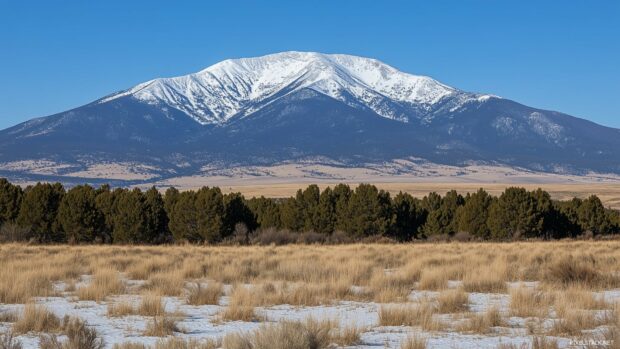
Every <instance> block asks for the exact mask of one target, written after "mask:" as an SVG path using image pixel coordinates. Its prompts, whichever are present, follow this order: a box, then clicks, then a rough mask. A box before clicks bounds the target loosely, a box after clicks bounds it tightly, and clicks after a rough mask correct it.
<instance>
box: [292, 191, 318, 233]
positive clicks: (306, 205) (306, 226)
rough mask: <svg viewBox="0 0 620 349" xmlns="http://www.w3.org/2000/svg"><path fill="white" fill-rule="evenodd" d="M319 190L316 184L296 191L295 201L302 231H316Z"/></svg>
mask: <svg viewBox="0 0 620 349" xmlns="http://www.w3.org/2000/svg"><path fill="white" fill-rule="evenodd" d="M320 196H321V191H320V189H319V187H318V186H317V185H316V184H311V185H309V186H308V187H307V188H306V189H305V190H304V191H303V192H298V195H297V198H296V201H297V203H298V209H299V210H300V214H301V217H302V218H301V219H302V221H303V226H302V227H301V230H303V231H311V230H312V231H317V228H318V226H317V224H316V223H317V218H318V207H319V198H320Z"/></svg>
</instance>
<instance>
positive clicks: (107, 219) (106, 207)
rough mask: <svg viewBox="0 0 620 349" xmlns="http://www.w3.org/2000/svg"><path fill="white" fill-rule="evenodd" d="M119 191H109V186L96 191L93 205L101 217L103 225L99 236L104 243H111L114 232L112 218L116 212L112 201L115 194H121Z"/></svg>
mask: <svg viewBox="0 0 620 349" xmlns="http://www.w3.org/2000/svg"><path fill="white" fill-rule="evenodd" d="M121 192H122V190H121V189H116V190H115V191H111V190H110V186H108V185H103V186H101V187H100V188H99V189H97V191H96V195H97V196H96V198H95V204H96V206H97V209H98V210H99V212H101V214H102V215H103V220H104V225H103V231H102V232H101V236H102V238H103V240H104V241H106V242H110V241H112V232H113V231H114V217H115V215H116V211H115V208H114V201H115V197H116V194H118V193H121Z"/></svg>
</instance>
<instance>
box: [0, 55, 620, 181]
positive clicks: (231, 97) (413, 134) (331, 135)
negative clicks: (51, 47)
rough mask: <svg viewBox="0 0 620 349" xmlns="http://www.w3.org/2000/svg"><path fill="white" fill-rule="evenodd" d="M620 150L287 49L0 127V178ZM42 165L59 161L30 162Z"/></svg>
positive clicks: (455, 161) (507, 106)
mask: <svg viewBox="0 0 620 349" xmlns="http://www.w3.org/2000/svg"><path fill="white" fill-rule="evenodd" d="M619 149H620V130H618V129H613V128H608V127H604V126H601V125H597V124H595V123H592V122H589V121H586V120H583V119H579V118H575V117H572V116H569V115H566V114H562V113H558V112H553V111H545V110H539V109H536V108H531V107H527V106H524V105H521V104H519V103H516V102H514V101H511V100H508V99H504V98H500V97H497V96H493V95H488V94H477V93H468V92H464V91H461V90H458V89H455V88H452V87H449V86H446V85H444V84H442V83H440V82H438V81H435V80H433V79H431V78H429V77H425V76H416V75H411V74H407V73H404V72H401V71H398V70H397V69H395V68H393V67H391V66H389V65H386V64H384V63H382V62H379V61H377V60H374V59H369V58H362V57H356V56H349V55H328V54H320V53H306V52H285V53H278V54H273V55H268V56H263V57H258V58H247V59H234V60H226V61H223V62H220V63H217V64H215V65H213V66H211V67H208V68H207V69H205V70H203V71H200V72H198V73H195V74H190V75H186V76H181V77H176V78H165V79H155V80H151V81H148V82H145V83H142V84H139V85H137V86H135V87H133V88H130V89H128V90H125V91H122V92H119V93H116V94H113V95H110V96H107V97H104V98H102V99H99V100H97V101H95V102H92V103H90V104H87V105H85V106H82V107H79V108H75V109H73V110H69V111H66V112H63V113H59V114H56V115H51V116H47V117H42V118H38V119H33V120H30V121H27V122H24V123H22V124H19V125H16V126H14V127H11V128H8V129H5V130H3V131H0V175H2V176H8V177H20V178H34V179H36V178H37V176H41V175H44V176H48V175H51V176H56V177H60V178H62V177H63V176H68V177H72V176H73V174H75V173H82V172H83V171H85V170H87V169H88V168H91V167H92V166H95V165H101V164H118V163H123V164H129V166H130V167H131V166H143V167H146V168H149V169H150V170H149V171H150V172H151V173H152V174H153V175H154V176H156V177H158V178H170V177H174V176H182V175H199V174H200V173H201V171H203V170H204V169H205V168H213V167H217V168H231V167H234V166H248V165H250V166H251V165H267V166H268V165H273V164H278V163H282V162H295V161H317V162H328V163H333V164H337V165H338V166H344V167H355V166H360V165H362V164H368V163H382V162H390V161H393V160H395V159H404V158H416V159H420V158H421V159H424V160H426V161H428V162H432V163H437V164H446V165H456V166H463V165H468V164H486V165H497V166H508V167H519V168H524V169H531V170H536V171H543V172H554V173H571V174H585V173H589V172H597V173H613V174H620V150H619ZM41 162H44V163H46V164H51V165H49V166H51V168H52V169H51V170H49V171H48V172H42V173H38V172H36V171H33V170H32V168H33V166H32V164H33V163H35V164H36V163H41ZM35 167H36V166H35ZM78 177H79V176H78ZM85 177H88V175H85Z"/></svg>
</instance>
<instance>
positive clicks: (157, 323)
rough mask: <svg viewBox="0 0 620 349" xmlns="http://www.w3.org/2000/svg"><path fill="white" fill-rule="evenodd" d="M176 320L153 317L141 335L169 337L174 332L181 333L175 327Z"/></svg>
mask: <svg viewBox="0 0 620 349" xmlns="http://www.w3.org/2000/svg"><path fill="white" fill-rule="evenodd" d="M177 322H178V321H177V319H175V318H173V317H170V316H167V315H164V316H154V317H153V318H152V319H151V321H149V322H148V323H147V325H146V329H145V330H144V333H143V335H145V336H150V337H166V336H171V335H173V334H174V333H175V332H181V330H180V329H179V327H178V326H177Z"/></svg>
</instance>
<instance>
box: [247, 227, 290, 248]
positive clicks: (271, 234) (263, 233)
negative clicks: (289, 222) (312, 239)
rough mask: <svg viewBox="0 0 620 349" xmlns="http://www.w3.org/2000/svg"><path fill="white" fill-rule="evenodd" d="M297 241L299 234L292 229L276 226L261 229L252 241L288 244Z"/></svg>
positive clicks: (263, 243) (264, 243) (255, 242)
mask: <svg viewBox="0 0 620 349" xmlns="http://www.w3.org/2000/svg"><path fill="white" fill-rule="evenodd" d="M296 241H297V234H294V233H292V232H291V231H290V230H286V229H283V230H278V229H276V228H267V229H262V230H259V231H258V232H256V233H255V234H254V237H253V239H252V243H254V244H257V245H271V244H273V245H286V244H292V243H294V242H296Z"/></svg>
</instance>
